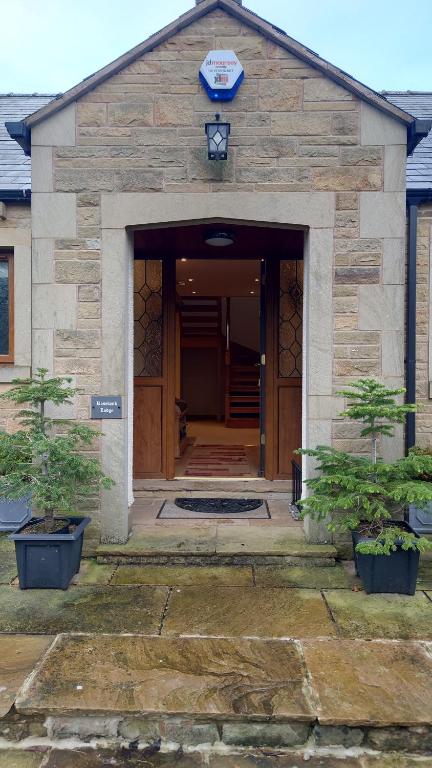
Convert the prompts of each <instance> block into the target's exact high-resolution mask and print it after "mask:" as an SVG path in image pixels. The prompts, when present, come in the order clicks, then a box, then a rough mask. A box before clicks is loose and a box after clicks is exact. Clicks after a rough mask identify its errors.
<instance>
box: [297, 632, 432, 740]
mask: <svg viewBox="0 0 432 768" xmlns="http://www.w3.org/2000/svg"><path fill="white" fill-rule="evenodd" d="M301 646H302V648H303V653H304V657H305V662H306V666H307V668H308V672H309V675H310V680H311V685H312V687H313V689H314V692H315V693H316V696H317V699H318V719H319V722H320V723H321V724H324V725H350V726H362V725H367V726H378V727H384V726H388V725H392V726H398V725H404V726H414V725H427V724H430V723H432V688H431V684H430V681H431V679H432V654H431V653H430V648H429V649H428V648H427V647H425V645H424V644H422V643H415V642H392V641H378V640H372V641H365V640H342V639H333V640H327V639H323V640H321V639H313V640H303V641H302V642H301Z"/></svg>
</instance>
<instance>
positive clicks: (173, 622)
mask: <svg viewBox="0 0 432 768" xmlns="http://www.w3.org/2000/svg"><path fill="white" fill-rule="evenodd" d="M0 606H1V611H0V768H6V766H7V768H66V767H67V768H69V766H71V768H105V766H108V765H109V766H112V765H114V766H119V767H121V766H123V765H125V766H126V765H128V766H132V768H134V766H136V767H137V768H138V766H140V768H144V766H145V767H146V768H151V767H152V766H154V768H157V767H158V766H160V767H161V768H162V767H163V766H167V768H168V766H174V765H175V766H178V768H203V766H204V765H205V766H206V767H207V768H279V767H280V768H299V765H300V764H305V765H306V764H307V765H308V768H333V766H335V768H336V767H337V766H338V765H340V764H341V759H342V757H343V760H342V764H343V766H344V768H372V766H375V765H376V766H377V768H379V766H383V768H385V767H386V766H389V767H390V766H392V767H393V766H395V768H414V766H419V765H421V766H427V765H429V766H432V758H429V757H428V756H425V755H427V754H428V753H431V754H432V698H431V694H430V680H431V673H432V643H431V642H428V641H432V559H431V558H429V557H425V558H422V562H421V568H420V573H419V583H418V590H417V593H416V595H415V596H414V597H405V596H400V595H366V594H365V593H364V592H363V591H362V590H361V585H360V583H359V581H358V579H357V578H356V577H355V575H354V572H353V567H352V564H350V563H344V564H340V563H338V564H336V565H334V566H332V567H329V566H328V565H326V566H324V567H319V566H315V567H311V566H306V565H281V564H279V565H256V564H255V565H253V564H252V565H238V566H234V565H231V566H230V565H225V566H218V567H217V566H189V567H185V566H183V567H180V566H166V565H158V564H144V565H130V564H115V563H105V564H98V563H97V562H96V561H95V560H85V561H83V563H82V567H81V571H80V573H79V575H78V576H77V577H76V578H75V580H74V583H73V584H72V585H71V587H70V589H69V590H68V591H66V592H62V591H57V590H29V591H21V590H19V588H18V585H17V580H16V568H15V557H14V552H13V547H12V544H11V543H10V542H8V541H7V540H6V539H5V538H4V537H1V538H0ZM61 633H63V634H61ZM76 633H83V634H81V635H77V634H76ZM83 660H84V661H83ZM33 669H36V673H34V674H33V675H32V677H31V678H28V676H29V674H30V673H31V671H32V670H33ZM26 679H27V683H26V682H25V680H26ZM29 679H30V680H31V682H30V683H29V682H28V680H29ZM14 702H15V704H14V706H13V707H12V709H10V708H11V706H12V705H13V703H14ZM15 710H16V711H15ZM46 715H49V718H48V721H46V722H47V723H48V722H50V723H51V725H49V728H48V738H47V731H46V723H45V725H44V722H45V717H46ZM140 715H141V717H145V718H147V720H148V718H150V720H151V719H152V718H153V721H152V724H151V729H153V730H151V733H150V732H149V730H148V728H149V724H148V722H147V721H142V720H141V721H139V716H140ZM72 716H73V719H72V723H75V726H72V725H71V723H70V718H71V717H72ZM101 716H103V717H102V721H103V723H104V728H108V731H105V732H104V733H103V734H102V736H103V737H104V738H105V737H106V736H107V733H108V735H110V736H111V737H112V739H111V741H112V743H110V745H109V746H110V748H109V749H106V750H105V749H102V744H100V745H99V746H100V747H101V748H100V749H92V750H88V749H86V747H87V746H88V745H87V744H86V742H90V741H91V740H92V739H93V741H91V743H92V745H93V747H94V746H97V744H98V739H99V741H100V738H101V734H100V733H99V731H98V728H100V726H99V725H98V723H99V722H100V721H101ZM125 716H129V717H132V720H131V721H127V722H124V718H125ZM77 717H78V721H79V722H80V723H81V725H80V726H79V727H78V728H77V727H76V718H77ZM137 717H138V721H139V722H141V723H144V725H139V724H138V725H137V720H136V718H137ZM23 718H24V720H23ZM68 718H69V720H68ZM89 718H90V719H89ZM107 718H108V720H107ZM154 718H156V720H155V719H154ZM158 718H159V719H158ZM160 718H162V720H161V719H160ZM178 718H180V720H179V719H178ZM185 718H189V721H186V720H185ZM84 721H85V723H84ZM260 723H261V724H260ZM282 724H283V730H281V725H282ZM74 727H75V728H76V730H75V731H74V730H73V728H74ZM71 728H72V731H71ZM82 728H84V732H85V733H87V736H85V737H83V736H82ZM49 729H51V730H49ZM80 729H81V730H80ZM86 729H87V730H86ZM92 729H93V730H92ZM110 729H111V730H110ZM260 729H261V730H260ZM93 731H95V732H94V733H93ZM114 731H115V734H117V735H116V736H113V733H114ZM149 733H150V735H151V736H152V738H150V736H149ZM185 733H186V734H187V737H186V738H188V739H189V743H190V742H191V743H195V744H201V743H202V741H203V738H205V740H206V741H207V742H210V743H212V744H213V748H212V749H211V750H210V752H208V751H207V752H206V753H205V754H204V753H203V754H198V753H196V752H195V753H194V754H192V753H187V754H186V753H185V754H183V753H182V752H181V753H180V752H178V753H176V752H175V751H174V752H170V754H164V752H166V750H167V744H170V745H171V746H172V744H174V743H175V742H180V743H181V739H182V734H183V735H184V734H185ZM122 734H123V735H122ZM70 738H73V739H75V740H76V739H78V744H79V749H74V750H73V751H72V752H68V749H57V748H56V746H58V742H59V739H60V742H62V740H63V746H64V747H65V748H66V747H67V746H68V743H69V742H68V739H70ZM23 739H24V742H23V743H24V745H25V744H26V743H28V740H29V739H30V741H31V743H32V744H33V748H32V751H23V750H15V751H11V750H10V749H9V746H10V741H11V740H12V742H13V743H14V744H17V743H20V742H22V740H23ZM26 739H27V742H26V741H25V740H26ZM94 739H96V741H94ZM135 739H138V740H139V742H140V749H139V750H138V751H136V749H135V746H136V745H135V746H134V744H135ZM146 739H147V741H148V742H150V743H151V744H153V746H152V747H151V748H150V747H146V746H145V744H146V743H147V742H146ZM161 739H162V752H160V751H158V750H159V746H160V740H161ZM32 740H33V741H32ZM125 740H126V742H127V743H129V745H130V749H129V750H125V749H123V750H122V749H120V746H122V747H124V746H125ZM93 742H94V743H93ZM218 744H220V745H223V750H225V752H224V753H223V754H218V749H220V747H217V745H218ZM214 745H216V747H215V746H214ZM360 745H361V749H360ZM143 746H144V749H143V748H142V747H143ZM258 747H260V749H258V751H257V748H258ZM357 748H359V749H360V751H357V752H356V751H355V750H356V749H357ZM35 749H36V750H37V751H34V750H35ZM228 749H229V751H230V754H229V755H228V753H227V750H228ZM254 749H255V752H254ZM146 750H147V752H146ZM148 750H150V751H148ZM215 750H216V751H215ZM223 750H222V751H223ZM236 750H237V751H239V754H235V753H236ZM326 750H327V752H328V751H329V750H330V752H331V753H332V754H327V753H326ZM338 750H339V751H338ZM341 750H342V751H341ZM353 750H354V751H353ZM382 750H384V753H385V754H383V752H382ZM391 750H396V751H395V752H393V753H392V752H391ZM152 751H153V752H154V754H152ZM401 752H404V753H405V756H403V757H402V756H401V754H400V753H401ZM231 753H232V754H231ZM378 753H379V754H378ZM409 753H410V754H409ZM411 753H415V755H414V756H413V754H411ZM420 753H422V756H420Z"/></svg>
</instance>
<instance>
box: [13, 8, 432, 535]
mask: <svg viewBox="0 0 432 768" xmlns="http://www.w3.org/2000/svg"><path fill="white" fill-rule="evenodd" d="M214 49H229V50H234V51H235V52H236V54H237V56H238V57H239V59H240V61H241V63H242V65H243V67H244V71H245V80H244V82H243V84H242V85H241V88H240V90H239V92H238V94H237V96H236V97H235V98H234V99H233V101H231V102H226V103H224V104H223V108H222V110H221V111H222V114H223V116H224V118H225V119H226V120H229V122H230V124H231V136H230V149H229V156H228V160H227V161H226V162H222V163H215V162H212V161H210V160H208V159H207V151H206V143H205V136H204V124H205V123H206V121H208V120H211V119H212V118H213V116H214V112H215V106H214V104H212V103H211V102H210V101H209V99H208V97H207V95H206V93H205V92H204V90H203V88H202V86H201V85H200V83H199V81H198V69H199V67H200V65H201V62H202V61H203V59H204V57H205V56H206V54H207V53H208V51H210V50H214ZM413 124H414V121H413V118H412V117H411V116H410V115H408V114H407V113H405V112H404V111H402V110H401V109H399V108H398V107H396V106H393V105H391V104H390V103H388V102H386V100H385V99H384V98H382V97H381V96H379V95H378V94H375V93H374V92H373V91H370V90H368V89H367V88H365V87H364V86H361V85H360V84H359V83H357V82H356V81H354V80H352V79H351V78H349V77H348V76H346V75H345V74H344V73H342V72H340V71H339V70H337V69H336V68H334V67H332V66H331V65H330V64H328V63H327V62H323V61H322V60H321V59H319V57H317V56H315V55H314V54H311V52H310V51H308V50H307V49H305V48H303V46H301V45H299V44H298V43H296V42H295V41H293V40H291V39H290V38H288V37H286V36H285V35H283V34H281V32H280V31H278V30H277V29H275V28H274V27H272V26H271V25H270V24H268V23H267V22H264V21H262V20H261V19H259V18H258V17H256V16H255V15H254V14H252V13H251V12H249V11H247V10H246V9H244V8H241V7H240V5H239V3H237V2H235V1H234V0H204V2H202V3H199V4H198V5H197V7H196V8H194V9H193V10H192V11H190V12H188V13H187V14H185V15H184V16H183V17H181V18H180V19H179V20H177V21H176V22H174V24H172V25H171V26H169V27H167V28H166V29H165V30H163V31H162V32H161V33H158V35H155V36H154V37H153V38H151V39H150V40H149V41H147V42H146V43H144V44H143V45H141V46H138V47H137V48H136V49H134V50H133V51H131V52H129V53H128V54H126V55H125V56H124V57H121V58H120V59H119V60H117V61H116V62H114V63H113V64H112V65H110V66H109V67H107V68H105V70H101V72H99V73H96V75H94V76H92V77H90V78H88V79H87V80H86V81H84V82H83V83H82V84H80V85H78V86H77V87H76V88H74V89H72V90H71V91H69V92H67V93H66V94H65V95H64V96H63V97H61V98H60V99H58V100H56V101H53V102H51V103H50V104H48V105H47V106H46V107H43V108H42V109H41V110H39V111H38V112H37V113H35V114H34V115H32V116H31V117H30V118H29V119H28V120H27V121H26V126H27V129H28V130H31V156H32V205H31V230H32V288H31V291H32V342H31V360H30V347H29V348H28V350H26V353H27V358H28V359H27V358H25V360H24V357H23V359H22V361H21V359H20V360H18V359H17V361H16V364H17V366H20V365H21V364H22V365H25V364H27V366H30V363H31V366H32V369H33V370H35V369H36V368H37V367H45V368H47V369H48V370H49V371H50V372H52V373H54V374H65V375H71V376H72V377H73V380H74V383H75V384H76V386H77V387H79V388H80V390H81V394H79V395H78V396H77V397H76V401H75V403H74V404H73V406H72V407H71V408H70V409H68V410H67V412H66V413H64V415H65V416H66V417H71V418H78V419H81V420H87V419H88V418H89V398H90V395H91V394H97V393H112V392H116V393H119V394H121V395H122V396H123V398H124V403H125V405H124V411H123V418H122V419H121V420H119V421H112V422H108V421H106V422H104V423H103V425H102V424H101V425H100V426H101V428H102V431H103V433H104V434H103V436H102V437H101V439H100V445H99V446H98V450H99V451H100V455H101V458H102V462H103V466H104V469H105V471H106V472H107V473H108V474H110V475H111V476H112V477H113V478H114V479H115V480H116V486H115V487H114V489H113V490H111V491H109V492H104V493H103V497H102V504H101V517H100V526H101V531H102V538H103V540H104V541H122V540H123V541H124V540H125V538H126V537H127V532H128V518H127V511H128V506H129V504H130V502H131V498H132V496H131V494H132V489H131V480H132V477H131V421H132V416H133V411H132V408H133V405H132V386H131V373H130V365H129V362H128V359H129V358H128V354H129V353H128V350H129V349H130V334H131V330H130V329H131V315H130V301H131V298H130V297H131V262H132V256H133V254H132V245H131V232H133V231H134V230H135V229H137V228H145V227H154V226H168V225H173V224H175V223H180V222H181V223H185V222H186V223H187V222H190V223H196V222H199V221H210V222H211V221H237V222H240V223H252V222H255V223H259V224H260V225H262V226H275V225H278V226H285V227H300V228H302V229H304V232H305V236H306V241H305V242H306V245H305V254H304V259H305V307H304V328H305V330H304V334H305V335H304V376H303V446H304V447H306V446H308V447H314V446H315V445H317V444H322V443H332V444H333V445H334V446H335V447H337V448H340V449H343V450H355V451H358V452H362V451H363V450H364V447H365V446H364V444H363V443H362V440H361V439H360V438H359V436H358V430H357V429H356V428H354V427H353V426H352V425H351V424H349V423H346V422H345V421H344V420H342V419H341V418H340V417H339V413H340V410H341V406H342V405H343V403H341V400H340V398H338V397H336V395H335V393H336V392H337V390H338V389H340V388H341V387H342V386H343V385H345V384H346V383H347V382H349V381H351V380H352V379H353V378H356V377H361V376H377V377H379V378H380V379H381V380H383V381H384V382H385V383H386V384H388V385H392V386H393V385H394V386H397V387H399V386H403V384H404V299H405V226H406V217H405V192H406V189H405V165H406V154H407V134H408V136H409V135H410V132H412V129H413ZM20 215H21V213H20ZM431 220H432V218H431V209H430V208H428V209H425V210H424V211H423V212H422V215H421V217H420V222H419V241H418V242H419V285H418V299H419V301H418V311H419V315H418V322H419V331H418V332H419V338H418V355H419V368H418V370H419V377H418V384H419V395H420V397H421V398H422V399H424V400H425V402H426V407H425V410H424V412H423V413H422V415H421V416H420V417H419V428H418V429H419V442H422V443H425V442H428V440H429V439H430V432H431V427H432V424H431V418H432V416H431V413H432V411H431V408H430V401H429V400H428V397H429V393H428V391H427V389H428V381H429V380H430V373H429V372H428V369H427V366H428V359H429V358H430V354H429V352H428V344H429V341H428V338H429V337H428V333H429V325H428V324H429V314H428V313H429V294H428V279H429V277H428V274H429V265H428V253H429V251H428V248H429V243H430V225H431ZM11 221H12V214H11V215H10V216H9V215H8V222H9V223H10V222H11ZM3 232H4V227H3V226H2V222H1V221H0V237H1V236H3ZM24 232H25V234H26V237H27V238H29V234H30V223H29V221H26V228H25V229H24ZM26 247H27V248H29V243H28V241H27V240H26ZM428 376H429V379H428ZM3 418H4V419H5V420H6V426H8V414H6V416H5V417H3ZM403 450H404V445H403V432H402V429H401V430H399V431H398V433H397V437H396V439H394V440H391V441H388V444H386V445H384V455H385V456H386V457H388V458H394V457H397V456H400V455H402V454H403ZM306 471H308V468H307V466H306ZM309 534H310V537H311V538H312V539H314V538H315V539H317V538H318V537H319V535H320V534H319V531H318V530H315V529H313V527H311V530H310V532H309Z"/></svg>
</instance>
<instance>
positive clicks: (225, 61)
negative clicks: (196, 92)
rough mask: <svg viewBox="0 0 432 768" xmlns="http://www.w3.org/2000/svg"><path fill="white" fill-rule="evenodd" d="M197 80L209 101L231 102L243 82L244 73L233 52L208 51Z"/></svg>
mask: <svg viewBox="0 0 432 768" xmlns="http://www.w3.org/2000/svg"><path fill="white" fill-rule="evenodd" d="M199 78H200V81H201V83H202V84H203V86H204V88H205V90H206V92H207V95H208V97H209V99H211V100H212V101H231V100H232V99H233V98H234V96H235V95H236V93H237V91H238V89H239V87H240V84H241V83H242V81H243V78H244V71H243V67H242V65H241V64H240V62H239V60H238V58H237V56H236V54H235V53H234V51H209V52H208V54H207V56H206V57H205V59H204V61H203V63H202V65H201V69H200V71H199Z"/></svg>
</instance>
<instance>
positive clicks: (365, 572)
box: [352, 520, 420, 595]
mask: <svg viewBox="0 0 432 768" xmlns="http://www.w3.org/2000/svg"><path fill="white" fill-rule="evenodd" d="M388 525H394V526H398V527H399V528H404V530H406V531H408V532H409V533H414V535H415V536H416V537H417V538H419V537H418V535H417V534H416V533H415V531H414V530H413V529H412V528H411V527H410V526H409V525H408V524H407V523H403V522H401V521H398V520H395V521H391V522H390V521H389V523H388ZM352 540H353V545H354V562H355V566H356V573H357V575H358V576H360V579H361V581H362V584H363V586H364V588H365V591H366V592H367V594H368V595H369V594H371V593H375V592H393V593H394V592H396V593H398V594H400V595H414V594H415V590H416V581H417V574H418V567H419V557H420V553H419V551H418V550H414V549H408V550H406V551H405V550H403V549H402V547H398V548H397V549H396V551H395V552H391V554H390V555H364V554H362V553H361V552H356V549H355V548H356V545H357V544H359V542H361V541H369V539H368V538H367V537H366V536H362V535H361V534H360V533H358V531H352Z"/></svg>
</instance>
